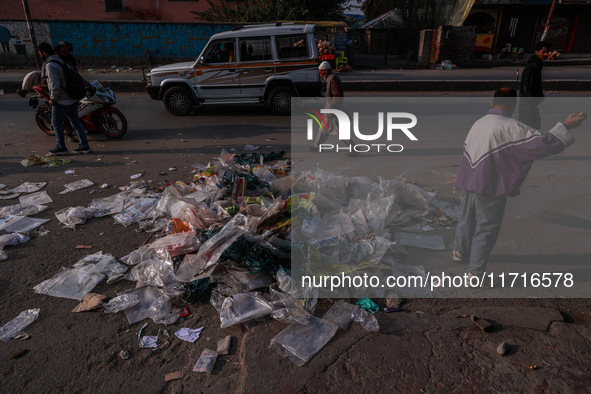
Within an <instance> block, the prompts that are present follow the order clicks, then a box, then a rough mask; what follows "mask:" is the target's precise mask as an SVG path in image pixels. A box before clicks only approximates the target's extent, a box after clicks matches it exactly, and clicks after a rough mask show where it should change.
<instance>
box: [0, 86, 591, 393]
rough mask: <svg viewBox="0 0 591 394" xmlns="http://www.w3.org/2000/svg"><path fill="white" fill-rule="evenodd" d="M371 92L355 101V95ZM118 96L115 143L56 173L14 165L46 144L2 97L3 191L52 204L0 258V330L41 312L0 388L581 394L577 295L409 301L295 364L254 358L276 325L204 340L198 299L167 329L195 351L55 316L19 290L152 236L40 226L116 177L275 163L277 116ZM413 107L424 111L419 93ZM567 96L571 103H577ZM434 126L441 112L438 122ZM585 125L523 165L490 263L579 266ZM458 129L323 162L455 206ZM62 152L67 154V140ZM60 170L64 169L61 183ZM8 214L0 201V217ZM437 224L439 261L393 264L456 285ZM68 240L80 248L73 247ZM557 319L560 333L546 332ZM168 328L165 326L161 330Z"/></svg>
mask: <svg viewBox="0 0 591 394" xmlns="http://www.w3.org/2000/svg"><path fill="white" fill-rule="evenodd" d="M442 94H444V93H442ZM376 95H377V94H376V93H373V92H365V93H364V96H365V97H367V96H376ZM444 95H445V96H446V97H445V98H444V99H442V100H443V101H440V104H441V105H442V106H443V107H442V108H444V109H445V100H449V99H451V97H448V96H458V95H460V96H465V95H469V96H470V99H469V100H468V101H469V103H468V105H472V103H471V102H472V101H473V102H476V101H478V100H477V99H475V98H474V99H472V97H473V96H475V94H473V93H470V94H463V93H462V94H458V93H453V94H444ZM423 96H425V95H424V94H422V93H421V94H415V95H414V96H413V99H417V98H418V100H422V99H423ZM118 98H119V103H118V104H117V107H118V108H119V109H120V110H121V111H122V112H123V113H124V114H125V115H126V116H127V119H128V121H129V125H130V127H129V131H128V133H127V135H126V136H125V137H124V138H123V139H121V140H107V139H104V138H103V137H101V136H100V135H91V137H90V145H91V147H92V149H93V150H94V153H92V154H89V155H79V156H75V155H72V156H68V158H69V159H70V160H72V162H71V163H70V164H68V165H66V166H63V167H56V168H41V167H39V166H37V167H28V168H25V167H23V166H21V164H20V161H21V160H22V159H24V158H25V157H28V156H29V155H31V154H34V153H37V154H44V153H45V152H46V151H47V150H48V149H50V148H52V147H53V146H54V144H55V142H54V140H53V139H52V138H50V137H48V136H45V135H44V134H43V133H42V132H41V131H40V130H39V129H38V128H37V126H36V124H35V122H34V119H33V111H32V110H31V109H30V108H28V107H27V105H26V101H25V100H23V99H21V98H20V97H18V96H16V95H15V94H7V95H3V96H0V119H1V122H0V141H1V142H0V183H3V184H6V185H8V187H9V188H12V187H15V186H18V185H20V184H21V183H22V182H25V181H31V182H37V181H44V182H48V185H47V186H46V188H45V189H43V190H46V191H47V192H48V193H49V194H50V196H51V197H52V198H53V201H54V202H52V203H50V204H48V205H49V207H50V208H49V209H48V210H47V211H44V212H42V213H41V214H39V215H38V216H37V217H42V218H48V219H52V220H51V221H50V222H48V223H47V224H46V225H45V227H46V229H47V230H49V231H50V233H49V234H48V235H46V236H45V237H39V238H34V239H32V240H30V241H29V242H27V243H25V244H23V245H19V246H16V247H8V248H7V249H6V251H7V254H8V256H9V257H8V259H7V260H6V261H2V262H0V300H1V301H0V305H1V308H0V309H1V310H2V313H1V315H2V316H1V317H2V323H0V324H4V323H5V322H7V321H8V320H9V319H11V318H13V317H14V316H17V315H18V314H19V313H20V312H22V311H24V310H26V309H30V308H34V307H39V308H40V309H41V316H40V318H39V319H38V321H36V322H35V323H33V324H32V325H31V326H29V327H27V329H26V331H27V333H28V334H30V335H31V338H30V339H28V340H26V341H22V342H21V341H19V340H11V341H10V342H9V343H6V344H4V343H3V344H2V349H3V351H2V354H1V356H2V357H0V371H1V372H2V373H3V374H4V376H3V379H4V380H3V384H2V387H3V388H4V390H3V391H6V392H95V391H101V392H121V391H129V390H135V391H139V392H146V393H152V392H154V393H164V392H185V391H187V392H188V391H195V388H196V387H197V388H198V391H201V392H279V391H281V392H300V391H321V392H330V391H335V388H340V387H350V388H351V389H349V390H345V391H346V392H348V391H357V392H359V391H360V392H369V391H375V390H376V388H377V390H378V391H385V392H405V391H412V392H419V391H421V392H435V391H440V390H443V391H460V392H463V391H469V392H486V391H488V390H490V389H493V390H494V391H496V392H505V391H508V392H530V391H536V390H537V389H539V390H541V391H544V390H549V391H552V392H568V391H573V390H574V391H584V390H585V388H587V387H588V378H585V376H589V361H588V354H587V352H586V347H588V342H589V313H588V311H589V303H588V299H583V300H572V299H558V300H544V299H530V298H523V299H507V300H499V299H490V298H489V299H482V300H477V299H445V300H442V299H433V298H431V299H412V300H408V302H407V303H406V304H404V305H403V308H404V312H399V313H392V314H385V313H378V314H376V316H377V318H378V320H379V323H380V331H379V333H368V332H366V331H364V330H363V329H362V328H361V327H360V326H359V325H357V324H354V325H352V327H351V328H349V329H348V330H347V331H344V332H339V333H338V334H337V336H336V337H335V338H334V339H333V340H332V341H331V342H330V343H329V344H328V345H327V346H326V347H325V348H324V349H322V350H321V352H320V353H319V354H318V355H317V356H316V357H314V358H313V359H312V360H311V361H310V362H309V364H306V365H304V366H303V367H296V366H294V365H293V364H292V363H291V362H289V361H287V360H285V359H283V358H282V357H281V356H279V355H277V354H276V353H275V352H274V351H273V350H271V349H270V348H269V341H270V338H272V337H274V336H275V335H276V334H277V333H278V332H279V331H280V330H283V329H284V328H285V326H284V325H283V324H281V323H279V322H275V321H268V322H264V323H261V324H259V325H257V326H256V327H254V328H251V329H249V330H248V331H246V330H244V329H243V328H242V327H241V326H233V327H230V328H227V329H220V327H219V316H218V314H217V312H215V310H214V309H213V308H212V307H211V306H210V305H209V304H208V303H206V302H204V303H201V304H199V305H196V306H191V315H190V317H189V318H188V320H186V321H185V322H183V323H182V326H187V327H192V328H197V327H205V328H204V332H203V334H202V336H201V338H200V339H199V340H198V342H196V343H194V344H193V343H186V342H182V341H178V340H176V339H175V338H174V337H172V334H171V340H170V346H168V345H167V347H163V348H162V349H158V350H157V351H154V352H152V351H150V350H147V349H139V348H138V339H137V335H138V334H137V332H138V330H139V328H140V327H139V326H140V324H141V323H138V324H135V325H131V326H130V325H129V324H128V322H127V321H126V319H125V317H124V316H123V314H122V313H118V314H105V313H102V312H100V311H96V312H85V313H80V314H76V313H71V310H72V309H73V308H74V306H75V305H76V304H77V302H76V301H74V300H68V299H63V298H56V297H50V296H44V295H39V294H35V293H34V292H33V290H32V288H33V287H34V286H35V285H37V284H39V283H40V282H41V281H43V280H45V279H48V278H50V277H52V276H53V275H54V274H55V273H56V272H57V271H58V269H59V267H60V266H64V267H71V266H72V264H73V263H74V262H75V261H77V260H78V259H80V258H82V257H84V256H85V255H87V254H89V253H91V252H98V251H101V250H102V251H103V252H104V253H111V254H113V255H114V256H116V257H121V256H124V255H126V254H127V253H129V252H131V251H132V250H135V249H136V248H137V247H138V246H139V245H142V244H145V243H147V242H148V241H149V240H150V237H152V235H150V236H148V235H147V234H146V233H143V232H137V231H134V230H136V229H137V226H135V225H134V226H130V227H123V226H121V225H119V224H113V219H111V218H110V217H103V218H93V219H91V220H90V221H89V222H88V223H86V224H84V225H81V226H78V228H77V229H76V230H75V231H73V230H69V229H64V228H63V226H61V225H60V224H59V223H58V222H57V220H56V219H55V212H57V211H58V210H59V209H62V208H66V207H73V206H87V205H88V204H89V203H90V201H91V200H92V199H94V198H96V197H97V196H98V197H107V196H108V195H111V194H114V193H116V192H117V191H118V190H117V189H115V187H120V186H125V185H128V184H129V182H130V176H131V175H134V174H138V173H142V174H143V177H142V178H141V179H143V180H151V181H152V183H153V184H154V185H159V184H162V183H166V182H171V181H176V180H181V181H190V180H191V179H192V173H191V171H192V170H193V165H194V164H196V163H200V164H207V162H208V161H209V160H210V159H211V158H213V157H218V156H219V154H220V152H221V150H222V149H226V150H227V151H232V150H233V149H235V151H236V152H239V153H242V152H244V149H243V148H244V146H245V145H246V144H251V145H258V146H260V147H261V148H260V150H259V151H260V152H268V151H271V150H275V151H279V150H286V151H287V152H288V153H289V152H290V142H291V141H290V137H291V136H290V127H291V125H290V118H289V117H280V116H274V115H272V114H271V113H269V112H268V111H267V110H266V109H265V108H264V107H257V106H235V107H223V108H209V109H206V108H203V109H199V110H197V111H196V112H195V114H193V115H190V116H186V117H173V116H171V115H169V114H168V113H167V112H166V111H165V110H164V108H163V106H162V103H159V102H154V101H152V100H150V99H149V97H148V96H147V95H146V94H130V93H125V94H119V95H118ZM424 100H425V103H428V102H429V98H427V97H424ZM577 100H578V104H580V105H581V106H583V105H585V101H584V99H583V98H577ZM485 104H486V101H485ZM577 109H579V108H577ZM449 116H450V117H452V116H454V113H453V112H451V111H450V112H449ZM469 116H478V114H473V113H472V114H470V115H469ZM442 123H443V122H442ZM589 129H590V127H589V125H585V126H584V127H581V128H580V129H578V130H576V135H577V142H576V143H575V144H574V145H573V146H571V147H570V148H568V150H567V151H566V152H564V153H563V154H562V155H560V156H555V157H552V158H548V159H545V160H542V161H540V162H538V163H535V165H534V167H533V169H532V171H531V172H530V175H529V177H528V179H527V181H526V183H525V184H524V187H523V188H522V195H521V196H519V197H516V198H513V199H510V201H509V202H508V204H507V211H506V215H505V221H504V223H503V229H502V231H501V236H500V238H499V242H498V243H497V247H496V248H495V249H494V251H493V256H492V259H491V263H490V267H491V268H493V269H495V270H502V271H513V270H528V269H529V270H531V269H533V268H536V269H538V270H539V269H542V270H544V269H547V270H552V271H555V270H558V271H564V270H572V272H574V273H575V274H576V275H579V274H581V273H582V272H583V271H584V269H585V267H587V266H588V265H589V260H590V258H591V244H589V242H588V240H589V233H590V231H591V210H590V209H589V204H588V202H589V195H590V192H591V172H589V169H588V167H589V161H590V159H591V157H590V156H589V151H590V150H591V135H590V134H589ZM466 133H467V129H465V128H463V127H458V128H454V127H450V126H449V125H447V127H446V125H444V124H441V127H439V128H434V129H432V130H431V132H430V133H425V134H418V133H417V134H418V135H419V142H418V143H417V144H415V145H412V146H409V149H408V150H407V151H405V152H404V156H397V157H386V156H383V155H372V156H369V157H367V158H361V159H362V160H361V161H353V160H352V159H351V160H350V159H349V158H347V157H342V156H338V157H337V156H335V157H332V158H329V160H332V162H333V164H334V165H335V166H337V167H338V169H339V170H342V171H345V172H346V173H348V174H350V175H363V171H364V168H367V166H370V167H371V166H373V167H374V168H379V169H381V170H382V171H383V173H384V174H385V175H387V176H388V177H397V176H402V177H405V178H406V179H408V180H409V181H411V182H415V183H417V184H418V185H420V186H421V187H423V188H424V189H426V190H436V191H438V192H439V194H440V196H441V197H442V198H444V199H446V200H448V201H451V202H454V203H457V202H458V195H457V193H454V190H453V187H452V185H451V183H450V182H453V178H454V177H455V172H456V171H457V165H458V163H459V160H460V154H461V146H462V143H463V141H464V138H465V135H466ZM68 146H69V147H70V148H73V147H74V144H72V143H69V145H68ZM292 159H294V160H301V158H298V157H295V158H292ZM360 164H363V166H362V165H360ZM172 168H175V170H171V169H172ZM65 170H74V173H73V174H66V173H65V172H64V171H65ZM161 173H163V174H162V175H161ZM83 178H87V179H90V180H92V181H93V182H95V183H96V184H103V183H107V184H109V185H111V188H110V189H106V190H102V191H101V194H98V195H94V194H90V193H89V192H88V190H80V191H77V192H73V193H69V194H67V195H60V194H58V192H60V191H61V190H63V185H64V184H66V183H70V182H73V181H76V180H80V179H83ZM93 189H94V188H93ZM15 203H16V201H15V200H2V201H0V206H6V205H10V204H15ZM437 227H438V229H437V230H436V232H437V233H438V234H440V235H442V236H443V237H444V240H445V244H446V246H447V250H445V251H424V250H422V249H419V248H408V252H409V255H408V256H407V257H406V258H405V259H404V263H405V264H409V265H424V266H425V268H426V269H429V270H435V269H443V270H445V272H450V271H453V272H455V273H458V274H461V273H462V272H463V270H465V266H461V265H457V264H452V263H451V261H450V251H451V240H452V238H453V232H454V228H453V226H450V227H445V226H437ZM76 245H91V246H93V249H91V250H90V251H89V250H86V249H76ZM131 286H133V284H130V282H127V281H121V282H118V283H115V284H113V285H109V284H105V283H101V284H99V285H98V286H97V287H96V288H95V290H94V292H96V293H99V294H105V295H107V296H108V297H113V296H115V295H117V294H120V293H121V292H123V291H125V290H127V289H129V288H130V287H131ZM475 296H480V297H482V296H486V293H484V294H480V295H478V294H475ZM376 301H378V302H380V303H383V300H376ZM319 304H320V305H319V307H318V308H317V313H318V315H319V316H321V315H322V313H323V312H324V311H325V310H326V309H328V307H329V306H330V301H328V300H320V303H319ZM380 306H384V305H383V304H382V305H380ZM496 306H498V308H497V309H495V307H496ZM540 307H547V308H550V309H549V310H548V309H541V308H540ZM491 308H493V309H491ZM557 310H560V311H561V312H562V313H563V314H564V316H565V318H564V319H565V320H567V319H569V320H568V322H564V323H563V322H561V319H562V315H560V313H558V311H557ZM495 311H496V312H495ZM551 312H553V313H551ZM464 314H476V315H478V316H479V317H486V318H488V319H491V320H493V321H494V322H495V324H498V325H499V326H498V327H499V328H497V329H496V331H495V332H493V333H484V332H481V331H480V330H478V329H477V328H476V327H475V326H474V324H473V323H472V322H470V319H458V318H457V316H458V315H464ZM540 315H542V316H541V317H540ZM536 316H537V318H536ZM548 316H550V317H548ZM552 322H553V323H552ZM571 323H572V324H571ZM180 325H181V323H178V324H176V325H173V326H168V327H166V329H168V330H169V333H172V332H174V331H175V330H176V329H178V328H179V327H180ZM532 327H533V328H532ZM539 327H541V328H539ZM161 328H164V327H163V326H161V325H158V324H154V323H150V325H149V326H148V327H147V328H146V330H145V331H144V334H145V335H157V334H158V335H160V334H159V330H160V329H161ZM226 335H232V336H234V338H235V340H234V344H233V346H232V351H231V354H229V355H227V356H223V357H219V358H218V361H217V364H216V367H215V369H214V371H213V373H212V374H211V375H206V374H198V373H195V372H191V369H192V367H193V365H194V363H195V361H196V360H197V359H198V358H199V355H200V353H201V351H202V350H203V349H204V348H212V349H215V348H216V343H217V340H218V339H220V338H223V337H225V336H226ZM502 341H508V342H509V343H510V344H511V345H512V352H511V353H510V354H508V355H507V356H499V355H498V354H497V353H496V350H495V349H496V347H497V346H498V344H499V343H500V342H502ZM22 348H26V349H29V352H28V353H26V354H25V355H23V356H22V357H20V358H18V359H11V358H10V357H9V354H13V353H14V352H17V351H18V350H20V349H22ZM121 350H129V351H130V353H131V358H130V359H128V360H122V359H120V357H119V352H120V351H121ZM542 360H543V362H544V364H543V363H542ZM546 364H547V365H546ZM530 365H538V366H539V369H540V370H539V371H538V370H536V371H530V369H529V368H528V367H529V366H530ZM175 371H183V378H182V379H180V380H178V381H175V382H165V381H164V375H165V374H166V373H170V372H175ZM534 388H535V389H534Z"/></svg>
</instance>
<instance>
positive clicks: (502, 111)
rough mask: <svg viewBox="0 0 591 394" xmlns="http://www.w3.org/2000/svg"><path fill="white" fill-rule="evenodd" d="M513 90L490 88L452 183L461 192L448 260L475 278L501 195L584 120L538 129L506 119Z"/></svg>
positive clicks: (499, 213) (560, 147) (494, 232)
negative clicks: (489, 105) (486, 106)
mask: <svg viewBox="0 0 591 394" xmlns="http://www.w3.org/2000/svg"><path fill="white" fill-rule="evenodd" d="M516 104H517V92H516V91H515V89H511V88H502V89H499V90H497V91H496V92H495V97H494V99H493V101H492V108H491V109H490V110H489V111H488V114H486V115H485V116H483V117H482V118H480V119H479V120H477V121H476V123H474V125H473V126H472V129H471V130H470V132H469V133H468V136H467V137H466V141H465V143H464V152H463V155H462V160H461V162H460V168H459V170H458V174H457V176H456V187H457V188H458V189H460V190H462V213H461V216H460V219H459V220H458V225H457V227H456V235H455V243H454V250H453V255H452V259H453V260H454V261H456V262H464V261H465V262H468V263H469V264H470V265H469V267H468V274H469V276H470V275H471V276H480V275H482V274H483V273H484V272H485V270H486V265H487V263H488V258H489V256H490V253H491V251H492V248H493V247H494V245H495V243H496V242H497V237H498V235H499V231H500V229H501V222H502V221H503V215H504V213H505V203H506V201H507V197H513V196H517V195H519V187H520V186H521V184H522V183H523V181H524V180H525V178H526V176H527V174H528V173H529V170H530V168H531V166H532V164H533V162H534V161H535V160H538V159H541V158H544V157H546V156H549V155H554V154H558V153H561V152H562V151H564V149H565V148H566V147H568V146H569V145H571V144H572V143H573V142H574V140H575V139H574V137H573V136H572V133H571V129H573V128H575V127H577V126H579V125H580V124H581V122H582V121H583V120H584V119H586V118H587V114H585V113H584V112H579V113H573V114H570V115H568V116H567V118H566V120H564V121H563V122H558V123H557V124H556V126H554V127H553V128H552V129H551V130H550V131H548V132H546V133H541V132H540V131H538V130H534V129H532V128H531V127H529V126H527V125H525V124H523V123H521V122H519V121H517V120H516V119H513V118H511V115H512V114H513V111H514V110H515V105H516Z"/></svg>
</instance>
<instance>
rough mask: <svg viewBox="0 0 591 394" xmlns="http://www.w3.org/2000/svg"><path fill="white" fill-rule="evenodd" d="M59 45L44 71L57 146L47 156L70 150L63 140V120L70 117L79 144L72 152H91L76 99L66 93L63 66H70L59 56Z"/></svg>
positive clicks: (59, 154) (62, 153) (64, 153)
mask: <svg viewBox="0 0 591 394" xmlns="http://www.w3.org/2000/svg"><path fill="white" fill-rule="evenodd" d="M60 50H61V48H60V46H59V45H58V46H57V47H56V48H55V54H53V55H51V56H50V57H49V58H48V59H47V63H46V66H45V72H46V75H47V87H48V88H49V98H50V100H49V104H50V105H51V125H52V126H53V131H54V132H55V139H56V141H57V146H56V147H55V148H53V149H52V150H50V151H49V153H48V156H61V155H67V154H69V153H70V152H69V151H68V148H66V144H65V140H64V122H65V120H66V118H68V119H70V123H71V124H72V127H74V128H75V129H76V133H77V134H78V140H79V142H80V146H79V147H78V148H76V149H74V150H73V152H74V153H90V152H92V151H91V149H90V147H89V146H88V140H87V139H86V132H85V131H84V126H82V122H81V121H80V118H79V117H78V101H77V100H74V99H73V98H71V97H70V96H68V94H67V93H66V90H65V88H66V77H65V75H64V70H63V68H62V67H63V66H65V67H70V66H69V65H68V64H67V63H66V62H65V61H64V60H63V59H62V58H61V57H60V56H59V53H60Z"/></svg>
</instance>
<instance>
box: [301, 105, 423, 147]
mask: <svg viewBox="0 0 591 394" xmlns="http://www.w3.org/2000/svg"><path fill="white" fill-rule="evenodd" d="M322 114H329V117H324V116H322ZM306 115H308V116H309V117H310V118H311V119H308V120H307V122H308V123H307V136H306V137H307V139H308V141H313V140H314V123H316V124H317V125H318V129H317V132H318V133H321V132H329V133H330V134H338V139H339V142H341V141H342V142H344V143H345V145H338V144H337V145H335V144H325V143H321V144H318V152H350V153H351V152H356V153H366V152H390V153H398V152H402V151H403V150H404V146H402V145H401V144H393V143H391V142H392V140H393V137H394V135H395V132H396V133H398V132H402V133H403V134H404V135H405V136H406V137H407V138H408V139H409V140H411V141H418V138H417V137H416V136H415V135H414V134H413V133H412V132H411V131H410V129H411V128H413V127H415V126H416V125H417V117H416V116H415V115H413V114H411V113H408V112H386V113H384V112H378V114H377V117H378V130H377V131H376V132H374V133H371V134H368V133H367V130H363V132H362V130H360V127H359V112H353V122H351V119H350V117H349V115H348V114H347V113H345V112H344V111H341V110H338V109H321V110H320V113H319V112H318V111H315V110H310V112H306ZM327 118H328V121H327ZM401 120H403V121H402V122H401ZM351 123H352V125H353V127H352V130H351ZM384 124H386V127H385V129H386V132H385V139H384ZM329 125H330V126H329ZM333 129H334V130H338V133H337V132H335V131H334V130H333ZM357 140H358V141H365V142H367V143H356V142H355V141H357ZM370 141H371V142H372V143H369V142H370ZM379 141H384V142H382V143H380V142H379Z"/></svg>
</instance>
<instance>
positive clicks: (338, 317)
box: [322, 300, 359, 330]
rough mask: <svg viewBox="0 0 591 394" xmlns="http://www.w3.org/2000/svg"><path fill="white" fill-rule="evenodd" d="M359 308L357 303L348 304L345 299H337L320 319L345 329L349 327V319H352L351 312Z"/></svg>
mask: <svg viewBox="0 0 591 394" xmlns="http://www.w3.org/2000/svg"><path fill="white" fill-rule="evenodd" d="M357 309H359V307H358V306H357V305H353V304H350V303H348V302H345V301H342V300H340V301H337V302H335V303H334V305H333V306H331V307H330V309H329V310H328V311H327V312H326V313H325V314H324V316H323V317H322V320H324V321H328V322H331V323H333V324H335V325H337V326H338V327H339V328H342V329H343V330H346V329H347V328H349V325H350V324H351V321H352V320H353V314H354V313H355V312H356V310H357Z"/></svg>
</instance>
